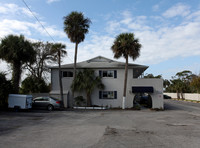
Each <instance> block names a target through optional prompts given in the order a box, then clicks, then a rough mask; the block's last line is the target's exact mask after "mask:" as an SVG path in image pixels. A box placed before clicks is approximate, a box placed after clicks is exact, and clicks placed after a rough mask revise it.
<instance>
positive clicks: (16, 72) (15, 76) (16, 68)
mask: <svg viewBox="0 0 200 148" xmlns="http://www.w3.org/2000/svg"><path fill="white" fill-rule="evenodd" d="M12 66H13V72H12V82H13V93H16V94H18V93H19V82H20V78H21V73H22V70H21V63H20V62H15V63H13V65H12Z"/></svg>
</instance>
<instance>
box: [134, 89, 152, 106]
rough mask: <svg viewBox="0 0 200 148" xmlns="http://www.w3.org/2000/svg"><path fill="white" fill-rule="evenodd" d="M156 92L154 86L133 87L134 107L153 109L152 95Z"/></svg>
mask: <svg viewBox="0 0 200 148" xmlns="http://www.w3.org/2000/svg"><path fill="white" fill-rule="evenodd" d="M153 92H154V89H153V87H152V86H134V87H132V93H134V94H135V96H134V98H133V107H135V106H138V105H139V106H143V107H147V108H152V97H151V95H150V94H151V93H153Z"/></svg>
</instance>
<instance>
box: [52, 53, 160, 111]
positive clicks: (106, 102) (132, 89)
mask: <svg viewBox="0 0 200 148" xmlns="http://www.w3.org/2000/svg"><path fill="white" fill-rule="evenodd" d="M61 68H62V82H63V91H64V98H65V101H64V103H65V106H67V107H72V106H73V99H72V91H71V89H70V86H71V84H72V81H73V68H74V64H66V65H62V66H61ZM147 68H148V66H144V65H138V64H129V66H128V79H127V96H126V108H131V107H133V100H134V97H135V95H136V94H142V93H148V94H149V95H150V96H151V98H152V108H160V109H162V108H163V80H162V79H143V78H142V75H143V73H144V71H145V70H146V69H147ZM50 69H51V85H52V90H51V95H55V96H59V93H60V90H59V72H58V66H54V67H51V68H50ZM83 69H93V70H94V71H95V74H96V75H97V76H101V77H102V82H103V84H104V85H105V89H104V90H99V89H97V88H96V89H95V90H94V91H93V93H92V95H91V99H92V105H98V106H108V107H112V108H114V107H122V97H123V87H124V85H123V84H124V70H125V63H123V62H117V61H114V60H111V59H108V58H105V57H102V56H98V57H95V58H92V59H89V60H87V61H83V62H79V63H77V70H83ZM80 95H81V96H83V97H85V98H86V94H85V93H84V92H75V93H74V97H76V96H80Z"/></svg>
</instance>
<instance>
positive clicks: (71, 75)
mask: <svg viewBox="0 0 200 148" xmlns="http://www.w3.org/2000/svg"><path fill="white" fill-rule="evenodd" d="M62 77H73V72H71V71H62Z"/></svg>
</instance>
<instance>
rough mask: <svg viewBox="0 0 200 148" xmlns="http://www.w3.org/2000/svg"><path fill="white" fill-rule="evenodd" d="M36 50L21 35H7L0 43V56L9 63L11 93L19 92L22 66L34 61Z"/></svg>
mask: <svg viewBox="0 0 200 148" xmlns="http://www.w3.org/2000/svg"><path fill="white" fill-rule="evenodd" d="M35 57H36V52H35V51H34V49H33V47H32V45H31V43H30V42H29V41H27V40H25V38H24V36H23V35H20V36H15V35H8V36H6V37H5V38H3V39H2V41H1V44H0V58H1V59H2V60H5V61H6V62H8V63H10V64H11V68H12V83H13V89H14V90H13V91H14V92H13V93H18V92H19V82H20V79H21V73H22V66H23V64H25V63H27V62H29V63H33V62H34V61H35Z"/></svg>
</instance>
